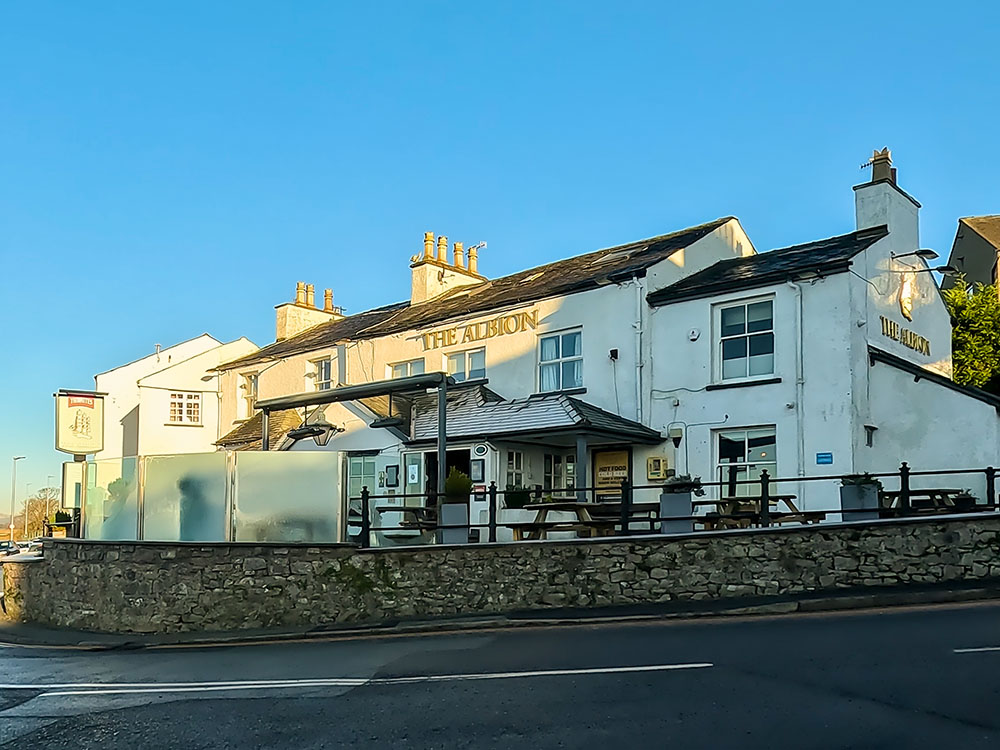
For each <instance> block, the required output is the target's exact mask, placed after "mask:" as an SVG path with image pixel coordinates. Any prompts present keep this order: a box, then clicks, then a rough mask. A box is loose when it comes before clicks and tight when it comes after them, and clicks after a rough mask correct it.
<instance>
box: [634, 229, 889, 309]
mask: <svg viewBox="0 0 1000 750" xmlns="http://www.w3.org/2000/svg"><path fill="white" fill-rule="evenodd" d="M888 234H889V230H888V228H887V227H886V226H885V225H884V224H883V225H881V226H877V227H872V228H870V229H860V230H858V231H857V232H851V233H850V234H842V235H839V236H837V237H830V238H829V239H825V240H819V241H817V242H808V243H806V244H804V245H794V246H792V247H785V248H781V249H780V250H770V251H768V252H765V253H760V254H758V255H749V256H746V257H743V258H729V259H726V260H720V261H718V262H717V263H714V264H713V265H711V266H709V267H708V268H706V269H704V270H702V271H698V272H697V273H694V274H691V275H690V276H688V277H686V278H684V279H681V280H680V281H678V282H677V283H675V284H671V285H670V286H667V287H664V288H663V289H658V290H657V291H655V292H650V293H649V294H648V295H647V296H646V299H647V300H648V301H649V304H651V305H653V306H658V305H669V304H672V303H674V302H681V301H683V300H688V299H698V298H701V297H710V296H713V295H716V294H723V293H725V292H732V291H737V290H740V289H752V288H755V287H761V286H768V285H770V284H775V283H780V282H782V281H785V280H786V279H790V278H792V277H793V276H795V275H796V274H800V273H802V272H803V271H817V272H818V273H820V274H822V275H826V274H830V273H839V272H841V271H846V270H847V269H848V268H849V267H850V264H851V259H852V258H853V257H854V256H855V255H857V254H858V253H860V252H862V251H863V250H866V249H867V248H869V247H871V246H872V245H874V244H875V243H876V242H878V241H879V240H880V239H882V238H883V237H885V236H886V235H888Z"/></svg>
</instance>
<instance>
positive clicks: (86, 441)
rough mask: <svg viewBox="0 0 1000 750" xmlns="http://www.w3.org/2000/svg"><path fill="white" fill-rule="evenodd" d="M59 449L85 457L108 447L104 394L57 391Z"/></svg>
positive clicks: (57, 443) (57, 442)
mask: <svg viewBox="0 0 1000 750" xmlns="http://www.w3.org/2000/svg"><path fill="white" fill-rule="evenodd" d="M56 450H57V451H62V452H63V453H72V454H73V455H76V456H85V455H87V454H88V453H97V452H98V451H102V450H104V395H103V394H100V393H92V392H87V391H59V392H58V393H57V394H56Z"/></svg>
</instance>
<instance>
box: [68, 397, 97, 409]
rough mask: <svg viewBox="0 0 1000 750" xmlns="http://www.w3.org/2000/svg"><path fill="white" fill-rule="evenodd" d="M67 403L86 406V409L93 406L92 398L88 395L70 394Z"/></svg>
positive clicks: (71, 405)
mask: <svg viewBox="0 0 1000 750" xmlns="http://www.w3.org/2000/svg"><path fill="white" fill-rule="evenodd" d="M69 405H70V407H73V406H86V407H87V408H88V409H93V408H94V399H92V398H90V397H88V396H70V397H69Z"/></svg>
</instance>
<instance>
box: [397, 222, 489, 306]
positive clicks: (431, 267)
mask: <svg viewBox="0 0 1000 750" xmlns="http://www.w3.org/2000/svg"><path fill="white" fill-rule="evenodd" d="M434 246H435V238H434V232H425V233H424V252H423V254H422V255H414V256H413V257H412V258H410V268H411V269H413V271H412V284H411V290H410V304H413V305H418V304H420V303H421V302H425V301H427V300H429V299H434V298H435V297H439V296H441V295H442V294H444V293H445V292H449V291H451V290H452V289H457V288H458V287H462V286H470V285H472V284H482V283H483V282H484V281H486V278H485V277H483V276H480V275H479V274H478V273H477V268H476V257H475V255H474V251H470V254H469V267H468V268H466V266H465V251H464V245H463V244H462V243H461V242H456V243H455V258H454V262H451V263H449V262H448V238H447V237H446V236H444V235H441V236H440V237H438V238H437V255H434V252H433V251H434Z"/></svg>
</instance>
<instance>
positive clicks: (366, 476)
mask: <svg viewBox="0 0 1000 750" xmlns="http://www.w3.org/2000/svg"><path fill="white" fill-rule="evenodd" d="M363 487H367V488H368V493H369V494H371V495H379V494H381V493H380V492H379V489H378V487H377V486H376V481H375V456H374V455H354V456H351V455H349V456H348V457H347V536H348V539H350V540H351V541H354V540H355V539H357V537H359V536H360V535H361V500H360V499H359V498H360V497H361V489H362V488H363ZM379 502H380V501H379V500H378V499H375V500H372V501H371V502H370V503H369V506H370V507H369V511H370V512H371V513H374V512H375V510H374V506H375V505H377V504H378V503H379ZM369 520H371V519H369Z"/></svg>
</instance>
